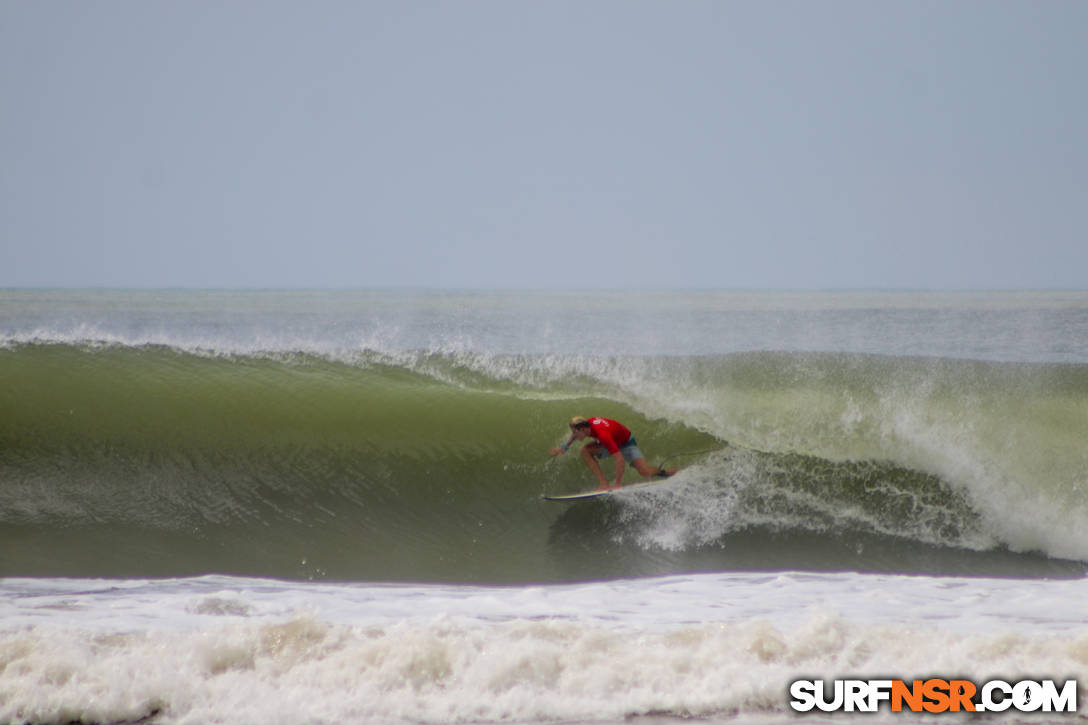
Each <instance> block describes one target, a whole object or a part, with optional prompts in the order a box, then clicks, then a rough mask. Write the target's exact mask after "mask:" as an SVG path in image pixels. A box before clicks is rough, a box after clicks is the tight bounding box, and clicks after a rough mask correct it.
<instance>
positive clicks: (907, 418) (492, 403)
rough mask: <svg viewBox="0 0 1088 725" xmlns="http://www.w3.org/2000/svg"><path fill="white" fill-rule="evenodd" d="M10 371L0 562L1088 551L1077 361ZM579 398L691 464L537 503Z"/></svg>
mask: <svg viewBox="0 0 1088 725" xmlns="http://www.w3.org/2000/svg"><path fill="white" fill-rule="evenodd" d="M0 378H2V379H3V380H4V382H5V385H4V389H3V391H2V392H0V546H2V547H3V548H4V550H5V551H9V552H13V554H12V555H11V556H6V557H5V558H4V560H3V561H2V562H0V575H14V574H17V575H82V576H157V575H164V576H165V575H169V576H173V575H189V574H199V573H204V572H209V571H216V572H224V573H235V574H253V575H267V576H278V577H303V578H346V579H353V578H365V579H389V580H456V581H481V582H510V581H548V580H568V579H579V578H595V577H601V576H623V575H644V574H659V573H669V572H675V571H690V570H702V569H761V568H809V569H860V570H896V571H902V570H908V571H909V570H917V571H929V572H954V573H972V572H979V573H1009V574H1021V575H1022V574H1028V575H1033V574H1038V575H1055V574H1059V575H1061V574H1076V573H1081V572H1082V571H1083V569H1084V566H1083V564H1081V563H1080V562H1083V561H1088V535H1085V534H1084V533H1082V531H1081V529H1082V528H1083V527H1081V526H1079V525H1077V522H1078V521H1083V513H1084V504H1083V503H1082V502H1080V499H1079V497H1078V496H1077V491H1079V490H1080V488H1079V487H1080V486H1081V485H1082V484H1083V483H1085V479H1084V476H1085V473H1084V471H1085V470H1088V468H1086V467H1085V466H1083V465H1082V464H1084V463H1085V458H1084V456H1085V454H1084V453H1082V452H1081V451H1082V450H1083V446H1082V442H1083V440H1085V439H1086V438H1085V436H1086V434H1088V429H1086V428H1085V426H1086V423H1085V421H1084V420H1083V416H1079V417H1078V416H1076V415H1073V411H1075V410H1080V411H1083V410H1084V409H1086V408H1085V407H1078V406H1084V405H1085V404H1086V403H1088V372H1086V368H1085V367H1084V366H1055V365H1036V366H1031V365H999V364H981V363H970V362H953V361H939V360H922V359H918V360H915V359H898V358H883V357H875V356H847V355H833V356H832V355H827V356H819V355H801V354H775V353H758V354H745V355H726V356H714V357H701V358H594V357H590V356H515V355H507V356H502V355H490V356H489V355H479V354H477V355H470V354H458V353H454V352H442V351H400V352H396V351H392V352H391V351H385V352H379V351H373V350H365V349H364V350H359V351H354V352H340V353H337V354H335V355H316V354H312V353H303V352H290V351H286V352H285V351H278V352H269V353H252V354H247V355H240V354H223V353H217V352H215V351H208V350H182V349H178V348H175V347H170V346H163V345H141V346H128V345H123V344H117V343H94V342H88V341H83V342H75V343H73V342H66V343H48V342H18V343H9V344H8V345H6V346H5V347H4V348H0ZM575 413H583V414H584V413H594V414H603V415H610V416H614V417H617V418H620V419H622V420H624V421H625V422H627V423H628V424H629V425H630V426H631V427H632V428H633V429H634V430H635V431H636V432H637V434H638V436H639V440H640V443H641V444H642V447H643V449H644V450H645V451H646V453H647V455H648V456H649V457H650V458H652V459H653V460H654V461H655V462H659V461H661V460H665V459H667V458H672V459H673V460H675V462H676V463H678V464H680V465H681V466H683V468H684V470H683V471H682V473H681V475H679V476H678V477H677V478H676V479H675V480H674V481H673V482H672V483H671V484H670V485H668V486H667V487H665V488H663V489H660V490H659V491H656V492H650V493H647V494H645V495H640V496H632V497H627V498H625V499H623V500H614V501H605V502H595V503H590V504H580V505H575V506H560V505H557V504H551V503H545V502H542V501H541V500H540V499H539V495H540V494H541V493H542V492H543V491H545V490H550V491H558V490H573V489H577V488H585V487H588V486H590V485H592V484H593V481H592V479H591V478H590V477H589V475H588V473H587V472H586V471H585V470H584V467H583V466H582V465H581V463H580V462H579V461H578V460H577V457H576V456H567V457H565V458H563V459H561V460H558V461H551V460H549V459H548V457H547V455H546V451H547V449H548V448H549V447H551V446H553V445H555V444H556V443H557V442H558V441H559V440H561V439H562V436H563V432H564V427H563V422H564V421H565V420H566V419H568V418H569V417H570V416H571V415H573V414H575ZM1078 441H1079V443H1078ZM1078 466H1080V467H1079V468H1078Z"/></svg>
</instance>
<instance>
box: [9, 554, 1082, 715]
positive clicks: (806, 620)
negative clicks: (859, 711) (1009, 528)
mask: <svg viewBox="0 0 1088 725" xmlns="http://www.w3.org/2000/svg"><path fill="white" fill-rule="evenodd" d="M0 591H2V592H3V599H2V602H0V622H3V625H2V627H0V652H2V653H3V655H2V660H0V720H2V721H5V722H8V721H13V722H23V721H30V722H66V721H69V720H79V719H82V720H83V721H86V722H116V721H121V722H124V721H134V720H137V719H140V718H142V717H144V716H146V715H148V714H150V713H152V712H156V713H158V715H157V717H156V718H155V721H156V722H163V723H206V722H218V721H222V720H223V719H224V718H225V719H226V720H229V721H230V722H232V723H297V722H311V723H335V722H345V721H354V722H363V721H365V722H390V723H401V722H466V721H472V722H508V721H514V722H526V721H557V720H558V721H585V722H593V721H609V720H618V719H623V718H626V717H630V716H632V715H646V714H657V715H662V716H666V715H667V716H672V717H691V716H694V717H702V718H710V719H712V720H717V719H728V718H732V717H735V716H736V715H738V714H747V715H760V716H771V717H775V718H778V717H781V718H783V721H784V722H786V721H789V720H788V718H789V714H788V700H787V697H786V693H787V686H788V683H789V682H790V681H792V680H793V679H797V678H801V677H805V678H814V677H815V678H819V677H826V678H828V679H832V678H835V677H842V676H846V675H849V674H856V673H860V672H868V673H880V674H882V675H895V676H902V677H904V678H910V677H916V676H917V677H921V676H931V675H934V674H940V673H944V674H950V673H954V674H955V675H957V676H966V677H970V678H973V679H979V680H981V679H987V678H992V677H997V676H1001V677H1005V678H1013V677H1029V676H1030V677H1040V676H1042V675H1048V676H1054V677H1065V678H1079V679H1080V680H1081V681H1082V682H1084V681H1085V678H1086V677H1088V627H1086V626H1085V625H1084V624H1083V615H1082V613H1081V611H1080V607H1079V606H1078V604H1077V602H1079V601H1083V600H1084V598H1085V596H1086V595H1088V581H1085V580H1072V581H1054V582H1046V581H1035V582H1030V583H1025V582H1018V581H1012V580H980V579H962V578H926V577H913V578H912V577H891V576H888V577H885V576H862V575H856V574H793V573H782V574H775V575H751V574H750V575H737V574H732V575H724V574H705V575H692V576H684V577H665V578H656V579H641V580H616V581H609V582H596V583H586V584H578V585H550V586H528V587H463V586H461V587H453V586H440V585H373V584H371V585H366V584H352V585H349V584H339V585H334V584H322V585H291V584H287V583H282V582H275V581H271V580H247V579H237V578H229V577H203V578H198V579H182V580H165V581H132V580H129V581H76V580H6V581H3V582H2V583H0ZM1082 699H1083V698H1082Z"/></svg>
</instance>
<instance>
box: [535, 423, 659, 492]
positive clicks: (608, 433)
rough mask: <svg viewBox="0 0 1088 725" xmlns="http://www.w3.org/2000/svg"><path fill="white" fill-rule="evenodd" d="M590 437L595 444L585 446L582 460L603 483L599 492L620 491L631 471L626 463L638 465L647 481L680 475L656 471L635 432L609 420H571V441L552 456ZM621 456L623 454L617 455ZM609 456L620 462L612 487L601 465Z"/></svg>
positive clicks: (553, 450) (561, 453)
mask: <svg viewBox="0 0 1088 725" xmlns="http://www.w3.org/2000/svg"><path fill="white" fill-rule="evenodd" d="M586 438H591V439H592V442H590V443H586V444H584V445H583V446H582V460H583V461H585V462H586V465H587V466H589V470H590V471H592V472H593V475H595V476H596V477H597V480H599V481H600V482H601V485H600V487H599V488H598V490H607V489H611V488H619V487H620V486H622V485H623V473H624V471H625V470H626V468H627V467H626V465H625V464H624V460H626V461H627V462H628V463H630V464H631V465H632V466H634V467H635V470H636V471H638V472H639V474H641V475H642V477H643V478H651V477H653V476H660V477H661V478H668V477H669V476H671V475H673V474H674V473H676V469H675V468H670V469H665V468H660V467H658V468H654V467H653V466H651V465H650V464H648V463H647V462H646V456H644V455H642V451H640V450H639V449H638V443H636V442H635V437H634V436H633V435H631V431H630V430H628V428H627V427H626V426H624V425H623V424H622V423H619V422H617V421H614V420H609V419H608V418H600V417H594V418H588V419H587V418H583V417H581V416H575V417H574V418H571V421H570V438H568V439H567V442H566V443H564V444H563V445H561V446H559V447H558V448H552V449H551V450H550V451H548V453H549V454H551V455H553V456H561V455H563V454H564V453H566V452H567V450H569V449H570V446H571V444H572V443H574V442H575V441H582V440H585V439H586ZM617 453H619V454H622V455H616V454H617ZM606 456H612V457H613V458H615V459H616V482H615V483H614V484H612V485H611V486H609V485H608V479H607V478H605V475H604V472H603V471H602V470H601V464H600V463H598V462H597V460H598V459H601V458H605V457H606Z"/></svg>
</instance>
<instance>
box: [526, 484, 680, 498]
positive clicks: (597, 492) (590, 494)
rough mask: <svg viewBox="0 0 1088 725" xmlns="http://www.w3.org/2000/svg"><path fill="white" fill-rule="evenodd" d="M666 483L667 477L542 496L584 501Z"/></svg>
mask: <svg viewBox="0 0 1088 725" xmlns="http://www.w3.org/2000/svg"><path fill="white" fill-rule="evenodd" d="M668 483H670V481H669V479H667V478H662V479H658V480H655V481H643V482H642V483H632V484H630V485H627V486H620V487H619V488H609V489H605V490H601V489H593V490H592V491H582V492H581V493H565V494H562V495H559V496H551V495H548V494H545V495H544V496H543V497H542V498H543V499H544V500H545V501H565V502H571V501H585V500H587V499H591V498H600V497H602V496H616V495H620V496H622V495H625V494H628V493H634V492H635V491H642V490H645V489H647V488H654V487H655V486H664V485H666V484H668Z"/></svg>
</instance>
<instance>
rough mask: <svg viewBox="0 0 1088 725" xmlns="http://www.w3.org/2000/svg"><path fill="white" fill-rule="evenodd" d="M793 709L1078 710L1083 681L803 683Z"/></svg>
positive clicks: (796, 688) (797, 685)
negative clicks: (1061, 682)
mask: <svg viewBox="0 0 1088 725" xmlns="http://www.w3.org/2000/svg"><path fill="white" fill-rule="evenodd" d="M790 697H791V698H792V699H791V700H790V707H792V708H793V709H794V710H795V711H797V712H809V711H811V710H813V709H816V710H820V711H823V712H836V711H842V712H876V711H877V710H878V709H879V708H880V706H881V704H883V703H888V704H889V706H890V707H891V710H892V712H903V711H906V712H912V713H920V712H927V713H941V712H1004V711H1006V710H1008V709H1010V708H1011V709H1013V710H1017V711H1019V712H1076V711H1077V681H1076V680H1066V681H1065V682H1064V683H1063V684H1061V685H1060V686H1059V685H1058V684H1057V683H1056V682H1055V681H1054V680H1038V681H1037V680H1021V681H1020V682H1015V683H1009V682H1005V681H1004V680H990V681H989V682H986V683H983V684H982V685H977V684H975V683H974V682H971V681H970V680H945V679H940V678H931V679H928V680H912V681H910V682H906V681H904V680H834V681H833V682H831V683H827V682H825V681H823V680H797V681H796V682H793V683H791V684H790Z"/></svg>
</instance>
